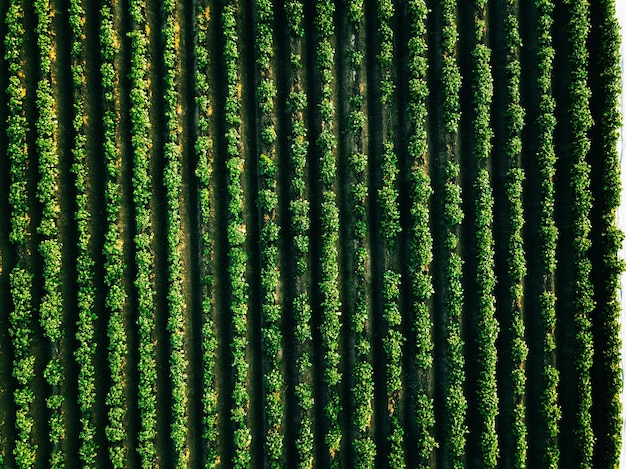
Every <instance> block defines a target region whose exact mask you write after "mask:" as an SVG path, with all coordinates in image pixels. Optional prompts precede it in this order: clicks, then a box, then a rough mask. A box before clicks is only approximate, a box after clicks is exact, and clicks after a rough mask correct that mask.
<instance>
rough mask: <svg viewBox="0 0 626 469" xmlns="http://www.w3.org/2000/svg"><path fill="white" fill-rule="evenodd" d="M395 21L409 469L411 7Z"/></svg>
mask: <svg viewBox="0 0 626 469" xmlns="http://www.w3.org/2000/svg"><path fill="white" fill-rule="evenodd" d="M395 15H396V16H395V21H394V28H393V29H394V36H395V49H394V59H395V64H394V65H395V67H396V70H397V72H396V77H397V79H396V98H395V108H396V109H397V113H396V114H397V131H396V138H395V142H394V143H395V145H396V154H397V157H398V208H399V211H400V226H401V231H400V234H399V237H398V240H397V244H398V248H397V262H398V269H397V271H398V273H400V275H401V286H400V302H399V306H400V311H401V314H402V335H403V337H404V339H405V340H404V343H403V347H402V348H403V363H402V366H403V380H402V386H403V388H404V390H403V396H402V403H401V419H402V420H401V422H402V427H403V429H404V457H405V461H406V464H407V466H408V467H414V466H416V465H417V464H418V462H419V458H418V454H417V449H418V445H417V444H416V441H417V439H418V438H422V436H421V435H419V434H418V433H417V425H416V424H417V418H416V417H417V416H416V413H415V404H416V402H415V399H416V393H417V385H418V383H417V379H418V375H417V373H418V370H417V367H416V361H415V344H416V331H415V311H414V309H413V303H414V301H415V299H414V295H413V293H412V286H413V284H412V281H411V268H412V267H415V266H411V263H412V261H413V256H412V255H411V240H412V237H413V236H414V232H413V229H412V228H413V224H414V223H415V220H413V217H412V216H411V205H412V203H413V194H412V184H413V182H412V178H413V176H412V171H413V170H414V168H413V161H411V159H410V157H409V152H408V148H409V141H410V139H411V132H412V129H411V122H410V120H409V115H408V112H410V111H409V110H408V109H407V107H408V105H407V104H406V103H409V98H410V96H409V93H410V91H409V63H408V61H409V49H408V44H409V37H410V28H411V26H412V25H411V23H412V21H413V18H411V16H410V14H409V6H408V2H406V1H398V2H396V13H395Z"/></svg>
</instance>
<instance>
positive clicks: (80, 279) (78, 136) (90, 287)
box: [69, 0, 97, 466]
mask: <svg viewBox="0 0 626 469" xmlns="http://www.w3.org/2000/svg"><path fill="white" fill-rule="evenodd" d="M69 23H70V28H71V31H72V47H71V56H72V63H71V71H72V84H73V87H74V103H73V104H74V118H73V127H74V132H75V137H74V148H73V150H72V153H73V156H74V158H73V165H72V171H73V173H74V175H75V177H76V179H75V181H74V187H75V188H76V212H75V214H74V218H75V220H76V225H77V228H78V240H77V245H78V258H77V259H76V271H77V283H78V292H77V296H78V324H77V331H76V338H77V340H78V348H77V349H76V352H75V353H74V357H75V359H76V362H77V363H78V366H79V372H78V373H79V374H78V404H79V406H80V411H81V419H80V420H81V431H80V451H79V454H80V459H81V461H82V462H83V464H85V465H86V466H94V465H95V464H96V456H97V445H96V442H95V433H96V428H95V422H94V405H95V399H96V381H95V365H94V360H95V355H96V341H95V333H94V326H95V324H94V323H95V319H96V314H95V313H94V302H95V283H94V282H95V274H94V260H93V257H92V255H91V251H90V237H91V213H90V209H89V187H88V178H89V166H88V161H87V148H86V141H87V132H86V130H87V129H86V122H87V116H86V109H85V97H86V95H87V87H86V76H85V69H86V56H85V46H84V44H85V33H84V29H85V11H84V10H83V6H82V2H81V1H80V0H72V1H71V3H70V11H69Z"/></svg>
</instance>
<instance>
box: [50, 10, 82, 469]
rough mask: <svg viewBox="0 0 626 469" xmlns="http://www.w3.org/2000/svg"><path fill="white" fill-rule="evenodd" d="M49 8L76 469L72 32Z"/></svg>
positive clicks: (69, 418)
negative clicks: (54, 54) (54, 57)
mask: <svg viewBox="0 0 626 469" xmlns="http://www.w3.org/2000/svg"><path fill="white" fill-rule="evenodd" d="M54 8H55V9H56V10H57V11H58V12H60V13H58V14H56V15H55V16H54V21H53V23H52V25H53V28H54V29H55V31H56V34H55V42H54V45H53V47H54V48H55V50H56V60H54V61H53V62H52V67H53V68H52V86H53V89H54V100H55V110H56V114H57V119H58V126H57V134H56V135H55V139H56V141H57V145H58V147H57V153H58V156H59V203H60V206H61V216H60V219H59V223H58V227H59V241H60V242H61V246H62V256H63V257H62V264H63V268H62V269H61V276H60V283H61V294H62V296H63V312H64V315H63V328H64V330H65V332H64V336H63V339H62V340H61V344H60V350H59V352H58V354H59V355H58V358H57V359H60V361H61V363H62V366H63V370H64V374H65V379H64V380H63V384H62V386H61V389H58V390H56V389H55V390H54V392H55V393H61V394H63V396H64V400H63V407H62V413H63V423H64V426H65V438H64V440H63V441H62V443H61V444H62V451H63V453H64V455H65V464H66V465H67V467H76V464H77V463H78V461H79V457H78V450H79V447H80V439H79V433H80V408H79V406H78V401H77V400H76V396H77V395H78V371H79V367H78V364H77V363H76V360H75V359H74V353H73V352H74V350H76V349H77V348H78V341H77V339H76V330H77V326H76V322H77V320H78V298H77V296H76V292H77V291H78V284H77V275H78V272H77V269H76V259H77V257H78V246H77V244H76V241H77V237H78V226H77V223H76V219H75V217H74V214H75V213H76V207H77V205H76V188H75V186H74V181H75V176H74V174H72V173H71V167H72V164H73V163H74V158H73V155H72V151H71V149H72V148H73V139H74V134H75V132H74V127H73V124H72V119H73V116H74V108H73V102H74V95H73V86H72V75H71V73H70V65H71V62H70V61H71V56H70V48H71V44H72V36H71V30H70V28H69V23H68V21H69V18H68V10H69V1H67V0H56V1H55V2H54Z"/></svg>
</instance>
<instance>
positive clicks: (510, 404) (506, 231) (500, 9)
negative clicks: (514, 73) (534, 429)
mask: <svg viewBox="0 0 626 469" xmlns="http://www.w3.org/2000/svg"><path fill="white" fill-rule="evenodd" d="M506 3H507V2H506V0H500V1H498V2H494V3H492V5H493V8H491V10H490V16H489V34H490V36H489V43H490V44H491V45H492V51H493V54H492V73H493V81H494V94H493V106H492V109H493V112H492V118H491V126H492V128H493V131H494V139H493V158H492V169H493V172H492V187H493V198H494V214H493V220H494V223H493V236H494V243H495V253H496V257H495V274H496V278H497V279H498V284H497V286H496V292H495V293H496V304H497V306H498V307H497V310H496V315H497V316H496V317H497V320H498V322H499V323H500V335H499V339H498V344H499V347H498V362H497V371H496V373H497V380H498V397H499V400H500V408H499V411H500V413H499V417H498V421H497V424H498V428H500V429H501V431H500V432H499V438H500V450H501V452H500V454H501V460H502V463H503V464H504V467H513V466H512V457H513V455H514V435H513V432H512V428H513V408H514V402H515V401H514V399H515V396H514V395H513V392H514V391H513V382H512V380H511V371H512V369H513V366H514V365H513V360H512V357H511V353H510V352H511V348H510V346H509V344H510V343H511V340H512V338H513V335H512V332H511V326H512V324H511V320H512V310H511V306H510V305H511V304H512V301H513V298H511V294H510V286H511V281H510V278H509V266H508V255H507V253H508V250H509V236H510V232H511V230H510V225H509V223H510V222H509V220H510V216H509V210H510V204H509V203H508V202H507V194H506V181H507V172H508V170H509V168H510V164H509V157H508V155H507V154H506V150H505V144H506V139H507V135H508V133H507V128H506V127H507V120H506V109H507V104H508V101H507V89H506V87H507V82H506V73H507V72H506V65H507V63H508V61H509V60H511V58H508V57H507V44H506V30H505V19H506V15H507V6H506Z"/></svg>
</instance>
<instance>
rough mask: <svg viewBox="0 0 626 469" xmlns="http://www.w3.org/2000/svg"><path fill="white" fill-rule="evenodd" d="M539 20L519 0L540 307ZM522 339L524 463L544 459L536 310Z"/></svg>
mask: <svg viewBox="0 0 626 469" xmlns="http://www.w3.org/2000/svg"><path fill="white" fill-rule="evenodd" d="M537 21H538V11H537V8H536V7H535V5H534V2H531V1H521V2H520V35H521V40H522V44H524V47H523V48H522V51H521V54H520V65H521V82H522V83H527V84H528V85H527V86H523V87H522V89H521V96H520V98H521V104H522V107H523V108H524V109H525V111H526V119H525V125H524V130H523V131H522V157H521V163H522V168H523V169H524V171H525V174H526V181H525V183H524V197H523V209H524V214H525V220H526V223H525V225H524V231H523V235H524V249H525V250H526V254H527V276H526V282H525V284H524V308H525V311H528V312H530V311H539V310H540V305H539V297H540V295H541V292H542V291H543V280H542V279H543V275H544V271H543V267H542V261H541V255H540V249H541V239H540V233H539V230H540V224H541V200H542V189H541V174H540V171H539V165H538V161H537V157H536V155H537V149H538V141H537V138H536V135H537V132H538V125H537V118H538V117H539V100H540V91H539V88H538V85H537V79H538V74H537V65H538V58H537V51H538V42H537ZM524 319H525V323H526V326H527V328H526V331H527V335H526V339H527V344H528V350H529V353H528V360H527V362H526V366H527V370H528V372H527V384H526V399H527V409H528V412H527V416H526V418H527V428H528V454H527V462H528V467H539V466H540V465H541V464H542V460H543V459H542V458H543V454H542V452H543V448H544V441H545V432H544V431H543V430H542V428H543V426H542V423H541V422H542V421H543V417H542V416H541V412H540V398H541V393H542V388H543V367H544V362H545V360H546V358H545V357H544V332H543V329H544V328H543V324H542V320H541V317H540V315H538V314H525V315H524Z"/></svg>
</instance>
